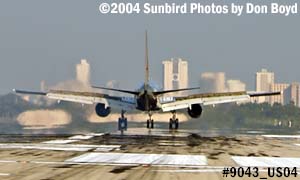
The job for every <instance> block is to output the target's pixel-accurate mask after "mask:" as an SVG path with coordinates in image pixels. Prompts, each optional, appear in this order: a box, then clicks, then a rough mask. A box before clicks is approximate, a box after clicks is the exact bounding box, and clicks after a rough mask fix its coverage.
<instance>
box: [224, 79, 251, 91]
mask: <svg viewBox="0 0 300 180" xmlns="http://www.w3.org/2000/svg"><path fill="white" fill-rule="evenodd" d="M227 90H228V92H237V91H246V84H245V83H243V82H242V81H240V80H234V79H229V80H227Z"/></svg>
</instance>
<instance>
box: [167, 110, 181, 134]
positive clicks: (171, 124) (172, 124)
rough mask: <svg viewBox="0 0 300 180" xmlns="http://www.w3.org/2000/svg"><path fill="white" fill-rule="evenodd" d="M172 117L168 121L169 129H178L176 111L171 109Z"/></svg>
mask: <svg viewBox="0 0 300 180" xmlns="http://www.w3.org/2000/svg"><path fill="white" fill-rule="evenodd" d="M172 114H173V115H172V117H171V118H170V122H169V129H170V130H171V129H178V127H179V121H178V118H177V117H176V111H172Z"/></svg>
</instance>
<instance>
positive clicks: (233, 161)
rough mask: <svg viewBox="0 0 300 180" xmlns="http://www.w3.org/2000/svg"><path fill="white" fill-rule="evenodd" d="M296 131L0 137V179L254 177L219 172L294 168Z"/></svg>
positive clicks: (299, 158)
mask: <svg viewBox="0 0 300 180" xmlns="http://www.w3.org/2000/svg"><path fill="white" fill-rule="evenodd" d="M299 135H300V134H281V135H276V134H273V133H272V134H270V133H268V132H265V131H261V130H260V131H255V130H248V131H240V132H228V131H220V130H214V131H187V130H185V131H184V130H181V131H177V132H170V131H168V130H160V129H154V130H151V131H148V130H147V129H144V128H142V129H129V131H128V132H125V134H124V135H121V134H120V133H119V132H114V133H98V134H95V133H94V134H91V133H90V134H77V135H0V179H44V180H45V179H48V180H50V179H114V180H123V179H143V180H144V179H172V180H173V179H185V180H186V179H259V177H257V178H253V177H251V178H248V177H244V178H230V177H223V175H222V170H223V168H224V167H239V166H251V167H255V166H258V167H259V168H260V170H261V172H262V173H261V174H260V176H261V177H265V175H266V169H265V168H266V167H286V166H288V167H299V169H300V146H299V144H300V142H299ZM298 173H299V172H298ZM298 178H299V177H298ZM272 179H293V178H291V177H290V178H272ZM294 179H297V178H294Z"/></svg>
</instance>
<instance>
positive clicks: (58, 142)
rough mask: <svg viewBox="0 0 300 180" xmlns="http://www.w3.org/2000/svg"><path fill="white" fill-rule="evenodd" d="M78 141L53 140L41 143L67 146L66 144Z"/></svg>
mask: <svg viewBox="0 0 300 180" xmlns="http://www.w3.org/2000/svg"><path fill="white" fill-rule="evenodd" d="M76 141H79V140H75V139H55V140H50V141H44V142H42V143H44V144H68V143H72V142H76Z"/></svg>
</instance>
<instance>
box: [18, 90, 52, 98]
mask: <svg viewBox="0 0 300 180" xmlns="http://www.w3.org/2000/svg"><path fill="white" fill-rule="evenodd" d="M13 91H14V92H15V93H18V94H28V95H41V96H46V95H47V93H45V92H38V91H24V90H18V89H13Z"/></svg>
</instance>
